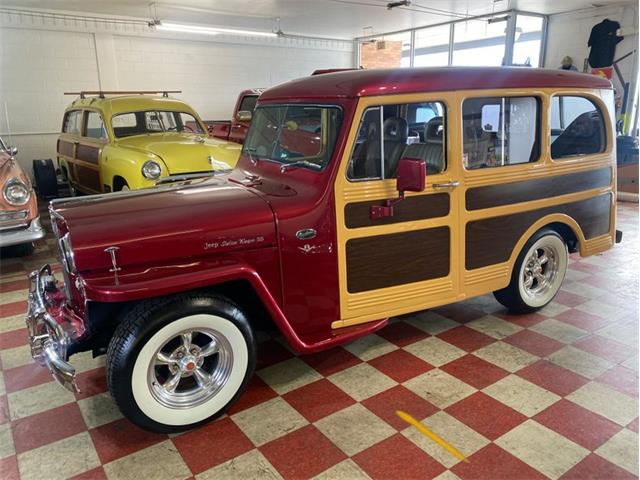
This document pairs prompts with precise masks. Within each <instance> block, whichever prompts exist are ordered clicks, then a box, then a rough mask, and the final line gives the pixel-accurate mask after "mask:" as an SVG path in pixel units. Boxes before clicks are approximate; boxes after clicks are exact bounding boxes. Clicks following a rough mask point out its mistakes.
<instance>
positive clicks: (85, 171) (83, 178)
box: [75, 164, 102, 192]
mask: <svg viewBox="0 0 640 480" xmlns="http://www.w3.org/2000/svg"><path fill="white" fill-rule="evenodd" d="M75 170H76V177H77V178H76V181H77V182H78V184H79V185H80V187H81V188H82V187H85V188H89V189H91V190H93V191H96V192H100V191H102V188H101V184H100V173H99V172H98V170H95V169H93V168H89V167H85V166H83V165H78V164H76V168H75Z"/></svg>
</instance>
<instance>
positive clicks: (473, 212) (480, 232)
mask: <svg viewBox="0 0 640 480" xmlns="http://www.w3.org/2000/svg"><path fill="white" fill-rule="evenodd" d="M614 139H615V137H614V136H613V90H612V87H611V84H610V83H609V82H608V81H607V80H604V79H601V78H598V77H595V76H590V75H583V74H578V73H574V72H569V71H563V70H557V71H556V70H542V69H527V68H433V69H429V68H416V69H406V70H400V69H396V70H361V71H345V72H336V73H328V74H325V75H317V76H311V77H307V78H303V79H300V80H295V81H292V82H288V83H285V84H283V85H280V86H277V87H274V88H271V89H269V90H267V91H265V92H264V93H263V94H262V95H261V96H260V98H259V100H258V104H257V107H256V109H255V112H254V114H253V119H252V123H251V127H250V129H249V132H248V135H247V138H246V141H245V143H244V146H243V150H242V155H241V157H240V160H239V161H238V164H237V166H236V168H235V169H234V170H233V171H232V172H231V173H225V174H212V175H211V176H209V177H205V178H198V179H190V180H187V181H183V182H182V183H177V184H168V185H162V186H158V187H154V188H152V189H148V190H140V191H129V192H120V193H116V194H109V195H95V196H86V197H81V198H73V199H62V200H55V201H53V202H51V205H50V208H49V210H50V215H51V221H52V228H53V231H54V234H55V236H56V240H57V242H58V246H59V253H60V258H61V261H62V265H63V269H62V277H63V278H62V281H57V280H56V279H55V278H54V276H53V274H52V270H51V268H50V267H49V266H48V265H45V266H43V267H42V268H40V269H39V270H37V271H34V272H33V273H32V274H31V286H30V293H29V312H28V315H27V325H28V327H29V333H30V337H31V349H32V355H33V357H34V358H35V359H36V360H37V361H38V362H40V363H41V364H42V365H44V366H46V367H48V368H49V370H50V371H51V373H52V374H53V376H54V377H55V378H56V379H57V380H58V381H59V382H60V383H61V384H63V385H64V386H66V387H67V388H69V389H71V390H73V389H75V388H76V387H75V369H74V367H73V366H72V363H69V357H71V356H72V355H73V354H75V353H77V352H82V351H93V353H94V354H95V355H101V354H106V355H107V380H108V385H109V390H110V392H111V394H112V396H113V397H114V398H115V400H116V402H117V404H118V406H119V408H120V409H121V410H122V412H123V413H124V414H125V415H126V416H127V417H128V418H129V419H130V420H131V421H132V422H134V423H136V424H137V425H139V426H141V427H143V428H146V429H149V430H154V431H161V432H171V431H180V430H184V429H188V428H192V427H193V426H194V425H197V424H200V423H202V422H205V421H207V420H209V419H211V418H214V417H215V416H218V415H220V414H221V413H222V412H224V410H225V408H227V407H228V406H229V405H230V404H231V403H233V402H234V401H235V400H236V399H237V398H238V397H239V396H240V394H241V393H242V391H243V389H244V388H245V386H246V385H247V382H248V381H249V379H250V377H251V375H252V374H253V370H254V367H255V364H256V345H255V337H254V331H255V329H257V328H259V327H261V326H265V325H268V324H272V325H275V327H276V328H277V329H278V330H279V331H280V332H281V334H282V336H283V337H284V339H285V340H286V341H287V342H288V344H289V345H290V346H291V348H292V349H294V350H296V351H297V352H300V353H309V352H316V351H319V350H323V349H327V348H330V347H333V346H335V345H338V344H341V343H344V342H348V341H351V340H354V339H356V338H358V337H360V336H363V335H366V334H368V333H370V332H373V331H375V330H377V329H379V328H381V327H383V326H384V325H386V323H387V321H388V320H387V319H388V318H389V317H392V316H395V315H400V314H405V313H410V312H416V311H420V310H424V309H427V308H432V307H436V306H439V305H444V304H448V303H452V302H455V301H458V300H461V299H465V298H469V297H473V296H477V295H483V294H486V293H490V292H494V294H495V297H496V299H497V300H498V301H499V302H500V303H502V304H503V305H505V306H506V307H507V308H509V309H510V310H511V311H513V312H531V311H534V310H537V309H539V308H543V307H544V306H545V305H547V304H548V303H549V302H550V301H551V300H552V299H553V298H554V296H555V295H556V293H557V292H558V289H559V288H560V285H561V283H562V281H563V279H564V274H565V271H566V268H567V263H568V254H569V253H570V252H579V253H580V254H581V255H592V254H595V253H599V252H602V251H604V250H606V249H608V248H610V247H611V246H612V245H613V244H614V243H615V241H616V240H619V238H620V234H619V233H617V232H616V230H615V200H616V191H615V175H614V171H613V168H614V160H613V159H614V154H615V151H614V148H615V147H614V141H613V140H614ZM71 360H72V359H71Z"/></svg>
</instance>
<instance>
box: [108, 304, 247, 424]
mask: <svg viewBox="0 0 640 480" xmlns="http://www.w3.org/2000/svg"><path fill="white" fill-rule="evenodd" d="M107 355H108V356H107V367H108V372H107V376H108V383H109V389H110V391H111V393H112V395H113V397H114V399H115V400H116V402H117V404H118V406H119V407H120V409H121V410H122V412H123V413H124V415H125V416H127V418H129V419H130V420H131V421H132V422H133V423H136V424H137V425H139V426H141V427H143V428H146V429H148V430H154V431H160V432H175V431H181V430H186V429H189V428H192V427H194V426H196V425H198V424H200V423H203V422H206V421H208V420H210V419H212V418H214V417H216V416H218V415H220V414H222V413H223V412H224V410H225V409H226V407H228V406H229V405H230V404H231V403H232V402H233V401H234V400H235V399H236V398H237V397H238V396H239V395H240V393H241V392H242V390H243V389H244V388H245V386H246V384H247V381H248V380H249V378H250V376H251V375H252V373H253V369H254V368H255V345H254V340H253V335H252V332H251V329H250V327H249V324H248V322H247V319H246V317H245V316H244V315H243V314H242V312H241V311H240V310H239V309H238V308H237V307H236V306H234V305H233V304H231V303H230V302H229V301H228V300H226V299H224V298H221V297H217V296H213V295H207V294H185V295H178V296H175V297H168V298H164V299H159V300H156V301H145V302H142V303H141V304H139V305H137V306H136V307H134V308H133V309H132V310H131V311H130V312H129V313H127V314H126V315H125V318H124V319H123V321H122V322H121V323H120V325H119V326H118V327H117V329H116V332H115V333H114V336H113V338H112V340H111V343H110V345H109V351H108V354H107Z"/></svg>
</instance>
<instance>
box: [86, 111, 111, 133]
mask: <svg viewBox="0 0 640 480" xmlns="http://www.w3.org/2000/svg"><path fill="white" fill-rule="evenodd" d="M84 136H85V137H90V138H99V139H106V138H107V131H106V130H105V128H104V123H103V122H102V117H101V116H100V114H99V113H98V112H87V123H86V125H85V127H84Z"/></svg>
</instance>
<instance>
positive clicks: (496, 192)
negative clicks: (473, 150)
mask: <svg viewBox="0 0 640 480" xmlns="http://www.w3.org/2000/svg"><path fill="white" fill-rule="evenodd" d="M611 179H612V175H611V167H604V168H598V169H596V170H587V171H583V172H576V173H570V174H568V175H556V176H555V177H549V178H539V179H535V180H525V181H522V182H511V183H503V184H500V185H488V186H485V187H476V188H470V189H468V190H467V192H466V196H465V201H466V207H467V210H468V211H472V210H480V209H483V208H492V207H499V206H502V205H510V204H513V203H522V202H530V201H532V200H541V199H543V198H552V197H557V196H559V195H566V194H569V193H577V192H583V191H586V190H593V189H595V188H601V187H606V186H608V185H611Z"/></svg>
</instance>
